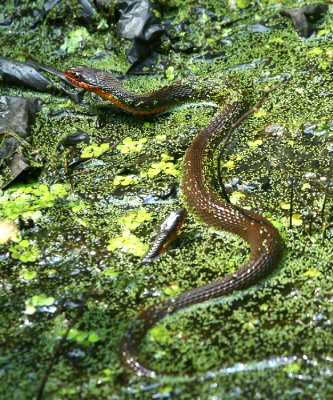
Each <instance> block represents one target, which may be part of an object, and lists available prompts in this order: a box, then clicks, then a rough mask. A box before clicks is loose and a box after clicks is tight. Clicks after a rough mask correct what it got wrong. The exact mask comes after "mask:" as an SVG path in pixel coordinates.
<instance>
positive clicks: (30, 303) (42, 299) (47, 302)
mask: <svg viewBox="0 0 333 400" xmlns="http://www.w3.org/2000/svg"><path fill="white" fill-rule="evenodd" d="M54 303H55V298H54V297H51V296H47V295H46V294H45V293H41V294H39V295H35V296H32V297H31V298H29V299H27V300H26V301H25V311H24V313H25V314H28V315H31V314H34V313H35V312H36V311H37V309H38V307H49V306H53V304H54ZM49 311H51V312H52V311H55V307H53V308H51V309H50V310H49Z"/></svg>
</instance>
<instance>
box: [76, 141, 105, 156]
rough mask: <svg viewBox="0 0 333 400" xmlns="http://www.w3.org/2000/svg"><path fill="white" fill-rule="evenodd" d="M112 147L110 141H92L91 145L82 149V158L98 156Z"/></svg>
mask: <svg viewBox="0 0 333 400" xmlns="http://www.w3.org/2000/svg"><path fill="white" fill-rule="evenodd" d="M109 148H110V144H109V143H102V144H100V145H99V144H97V143H92V144H90V145H89V146H86V147H84V148H83V149H82V152H81V158H93V157H95V158H97V157H99V156H100V155H101V154H103V153H105V152H106V151H107V150H108V149H109Z"/></svg>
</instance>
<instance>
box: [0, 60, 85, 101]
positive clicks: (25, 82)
mask: <svg viewBox="0 0 333 400" xmlns="http://www.w3.org/2000/svg"><path fill="white" fill-rule="evenodd" d="M38 70H42V71H45V72H47V73H49V74H52V75H54V76H56V77H57V78H60V79H62V80H64V81H66V79H65V77H64V74H63V71H60V70H59V69H56V68H54V67H49V66H46V65H42V64H39V63H36V62H33V61H29V62H28V63H21V62H19V61H14V60H10V59H8V58H5V57H0V76H1V78H2V80H3V82H5V83H9V84H12V85H17V86H24V87H27V88H30V89H33V90H37V91H41V92H51V93H56V92H60V93H61V92H64V93H66V95H67V96H69V97H70V98H71V99H72V100H73V101H75V102H76V103H79V102H80V101H81V100H82V98H83V95H84V90H83V89H80V90H77V89H76V91H75V92H69V91H68V90H67V89H66V88H65V87H64V86H62V85H56V84H54V83H53V82H52V81H50V80H49V79H47V78H46V77H45V76H44V75H42V74H41V73H40V72H39V71H38ZM66 84H68V82H67V81H66Z"/></svg>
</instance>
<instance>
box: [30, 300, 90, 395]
mask: <svg viewBox="0 0 333 400" xmlns="http://www.w3.org/2000/svg"><path fill="white" fill-rule="evenodd" d="M91 295H92V293H91V292H88V293H87V294H86V295H85V296H84V298H83V300H82V302H81V304H80V305H79V306H78V308H77V312H76V315H75V317H74V318H73V319H72V321H70V323H69V324H68V326H67V329H66V332H65V333H64V334H63V335H62V337H61V339H60V341H59V342H58V344H57V345H56V346H55V348H54V350H53V354H52V356H51V358H50V360H49V364H48V366H47V368H46V369H45V372H44V375H43V377H42V379H41V381H40V383H39V385H38V388H37V392H36V400H42V399H43V394H44V389H45V386H46V383H47V381H48V379H49V376H50V373H51V371H52V368H53V366H54V364H55V362H56V361H57V359H58V357H59V355H60V353H61V350H62V348H63V346H64V344H65V342H66V340H67V337H68V334H69V332H70V330H71V329H72V328H73V326H74V325H75V324H76V323H77V322H78V319H79V318H80V317H81V315H82V313H83V309H84V307H85V305H86V303H87V301H88V299H89V298H90V296H91Z"/></svg>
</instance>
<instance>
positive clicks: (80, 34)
mask: <svg viewBox="0 0 333 400" xmlns="http://www.w3.org/2000/svg"><path fill="white" fill-rule="evenodd" d="M87 40H91V37H90V35H89V32H88V31H87V29H86V28H78V29H75V30H73V31H71V32H69V35H68V37H67V38H66V39H65V43H63V44H62V45H61V47H60V49H61V50H64V51H67V53H75V51H76V50H77V49H78V48H79V47H80V46H81V43H82V42H83V41H87Z"/></svg>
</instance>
